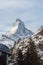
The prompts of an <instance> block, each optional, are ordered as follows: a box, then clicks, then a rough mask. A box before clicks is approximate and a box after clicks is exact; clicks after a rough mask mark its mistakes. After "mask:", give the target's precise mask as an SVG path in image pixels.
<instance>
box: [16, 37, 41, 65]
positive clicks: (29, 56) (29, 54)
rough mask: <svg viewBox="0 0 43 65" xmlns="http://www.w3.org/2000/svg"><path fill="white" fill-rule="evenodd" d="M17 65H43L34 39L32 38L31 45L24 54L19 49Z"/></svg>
mask: <svg viewBox="0 0 43 65" xmlns="http://www.w3.org/2000/svg"><path fill="white" fill-rule="evenodd" d="M16 61H17V65H41V64H40V57H39V55H38V52H37V50H36V45H35V43H34V41H33V40H32V39H31V38H30V42H29V47H28V49H27V51H26V53H25V54H24V55H23V53H22V51H21V49H18V50H17V59H16Z"/></svg>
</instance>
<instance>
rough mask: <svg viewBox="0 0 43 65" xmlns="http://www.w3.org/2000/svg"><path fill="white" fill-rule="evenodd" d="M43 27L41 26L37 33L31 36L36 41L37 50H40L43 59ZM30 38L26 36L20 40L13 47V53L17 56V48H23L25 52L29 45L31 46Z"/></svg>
mask: <svg viewBox="0 0 43 65" xmlns="http://www.w3.org/2000/svg"><path fill="white" fill-rule="evenodd" d="M41 33H43V28H40V29H39V31H38V32H37V34H34V35H32V36H31V38H32V40H33V41H34V42H35V45H36V50H37V51H38V54H39V55H40V59H41V60H43V34H41ZM29 41H30V40H29V38H28V37H27V38H24V39H22V40H19V41H18V42H17V43H16V44H15V45H14V47H13V51H12V54H13V55H15V57H16V52H17V49H18V48H19V49H21V50H22V52H23V54H24V53H25V52H26V50H27V48H28V46H29Z"/></svg>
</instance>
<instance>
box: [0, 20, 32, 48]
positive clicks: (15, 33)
mask: <svg viewBox="0 0 43 65" xmlns="http://www.w3.org/2000/svg"><path fill="white" fill-rule="evenodd" d="M32 34H33V32H32V31H30V30H28V29H26V27H25V25H24V23H23V22H22V21H21V20H20V19H16V22H15V23H14V24H13V27H12V29H11V30H10V31H8V32H7V33H6V34H5V35H2V39H1V40H0V42H2V43H4V44H6V45H7V46H9V47H12V46H13V45H14V43H15V41H17V40H18V39H20V38H21V39H23V38H26V37H28V36H31V35H32Z"/></svg>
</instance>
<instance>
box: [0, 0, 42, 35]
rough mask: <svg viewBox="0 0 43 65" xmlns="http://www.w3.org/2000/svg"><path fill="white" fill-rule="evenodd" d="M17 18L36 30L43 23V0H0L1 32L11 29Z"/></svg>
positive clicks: (27, 26) (32, 29)
mask: <svg viewBox="0 0 43 65" xmlns="http://www.w3.org/2000/svg"><path fill="white" fill-rule="evenodd" d="M17 18H19V19H21V20H22V21H23V22H24V24H25V26H26V28H28V29H30V30H31V31H33V32H36V31H37V30H38V29H39V28H40V26H41V25H43V0H0V34H1V33H5V32H7V31H9V30H10V29H11V28H12V25H13V24H14V23H15V20H16V19H17Z"/></svg>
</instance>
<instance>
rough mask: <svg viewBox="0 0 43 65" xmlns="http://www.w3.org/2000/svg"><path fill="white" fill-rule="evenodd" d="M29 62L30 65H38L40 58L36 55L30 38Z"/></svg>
mask: <svg viewBox="0 0 43 65" xmlns="http://www.w3.org/2000/svg"><path fill="white" fill-rule="evenodd" d="M29 47H30V53H31V54H30V60H31V65H40V57H39V56H38V53H37V51H36V45H35V43H34V41H33V40H32V39H31V38H30V43H29Z"/></svg>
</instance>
